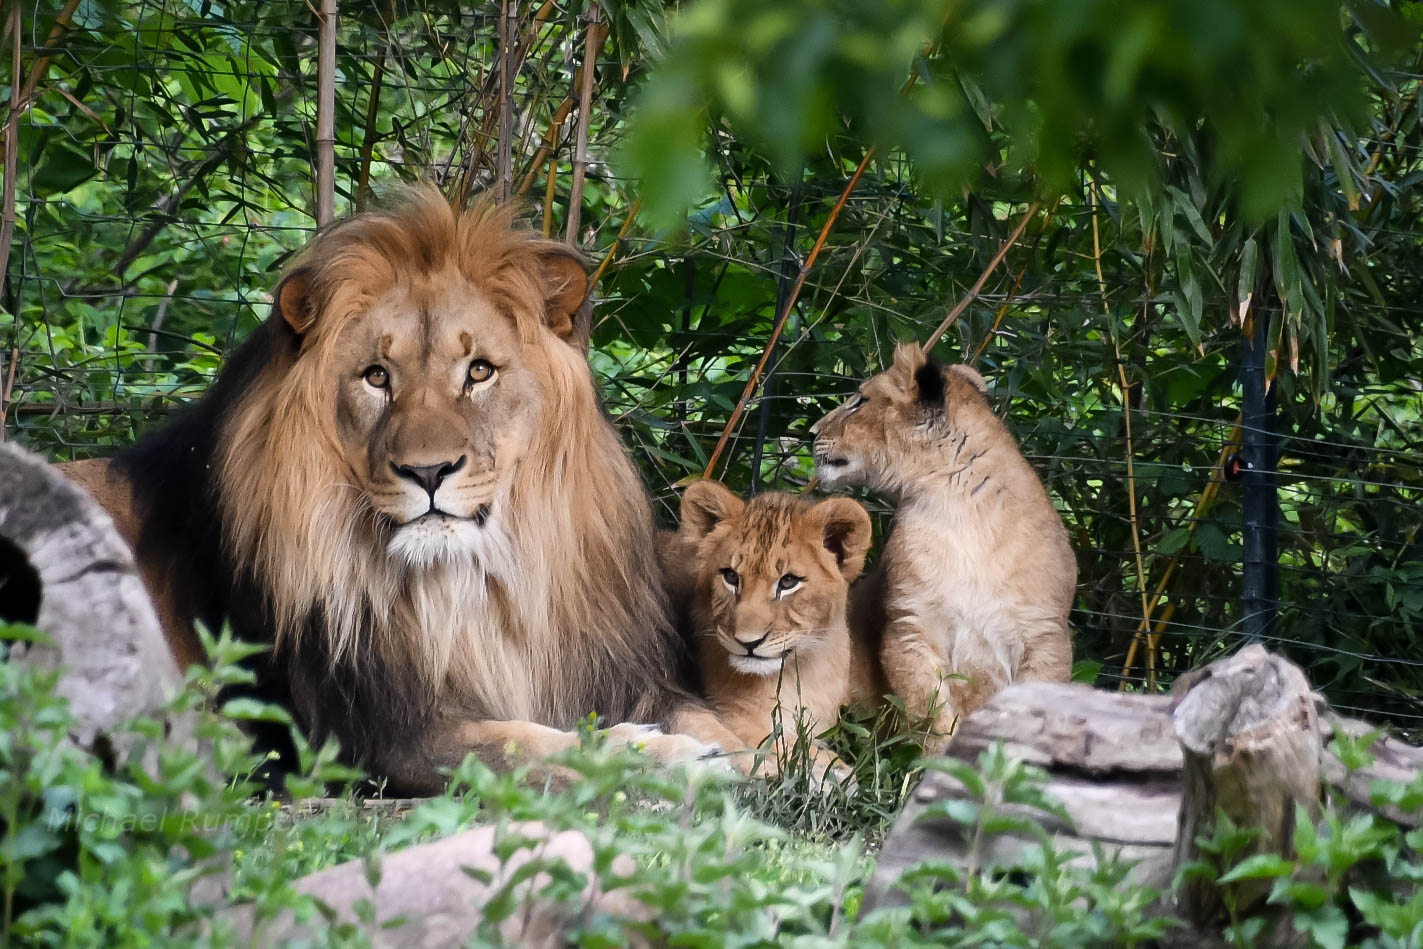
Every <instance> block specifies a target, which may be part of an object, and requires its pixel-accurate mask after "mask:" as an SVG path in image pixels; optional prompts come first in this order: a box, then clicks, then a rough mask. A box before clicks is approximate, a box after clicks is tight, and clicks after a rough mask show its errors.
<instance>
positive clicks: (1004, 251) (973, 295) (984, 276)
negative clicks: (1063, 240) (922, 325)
mask: <svg viewBox="0 0 1423 949" xmlns="http://www.w3.org/2000/svg"><path fill="white" fill-rule="evenodd" d="M1037 212H1038V202H1036V201H1034V202H1033V203H1032V204H1030V205H1028V210H1027V211H1026V212H1024V214H1023V218H1022V220H1020V221H1019V222H1018V226H1017V227H1015V228H1013V233H1012V234H1009V235H1008V239H1007V240H1006V241H1004V242H1003V246H1002V247H999V248H998V253H996V254H994V255H993V259H992V260H990V261H989V262H988V266H987V267H985V268H984V269H983V273H981V274H979V275H978V279H977V280H975V281H974V282H973V286H972V287H970V288H969V291H968V293H967V294H966V295H965V296H964V298H963V299H962V300H960V301H959V302H958V303H956V304H954V308H953V309H952V310H950V311H949V314H948V316H945V317H944V320H943V322H941V323H940V324H939V326H938V328H936V329H935V330H934V332H932V333H930V334H929V338H928V339H926V340H925V341H924V352H926V353H927V352H928V351H929V350H931V349H933V348H934V345H935V344H936V343H938V341H939V340H940V339H941V338H942V337H943V335H944V333H945V332H947V331H948V329H949V327H950V326H953V325H954V324H955V323H956V322H958V318H959V316H961V315H962V314H963V311H964V310H966V309H968V305H969V304H970V303H972V302H973V301H974V300H976V299H978V294H979V291H981V290H982V289H983V285H984V284H985V283H987V282H988V278H989V276H990V275H992V273H993V271H995V270H997V269H998V265H999V264H1001V263H1002V262H1003V258H1004V257H1006V256H1007V255H1008V251H1009V250H1010V249H1011V248H1012V246H1013V245H1014V244H1016V243H1018V238H1019V237H1022V236H1023V228H1025V227H1027V226H1028V221H1029V220H1030V219H1031V218H1032V216H1033V215H1034V214H1036V213H1037Z"/></svg>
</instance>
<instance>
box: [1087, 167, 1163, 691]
mask: <svg viewBox="0 0 1423 949" xmlns="http://www.w3.org/2000/svg"><path fill="white" fill-rule="evenodd" d="M1087 200H1088V202H1089V203H1090V204H1091V206H1092V266H1093V268H1094V269H1095V270H1096V273H1097V292H1098V294H1100V295H1101V298H1102V316H1103V317H1105V318H1106V320H1107V324H1108V328H1109V329H1110V330H1111V332H1112V351H1113V352H1114V353H1115V354H1116V359H1117V382H1118V384H1119V385H1120V387H1121V393H1122V423H1123V425H1124V426H1125V431H1126V439H1127V446H1126V449H1127V509H1128V512H1129V514H1130V525H1131V547H1132V552H1133V553H1134V554H1135V556H1136V588H1137V591H1138V592H1139V593H1140V595H1141V622H1142V624H1143V625H1145V626H1147V627H1148V628H1149V627H1150V625H1151V602H1150V594H1149V593H1147V590H1146V564H1145V561H1144V560H1143V558H1142V556H1141V529H1140V525H1139V523H1138V521H1137V516H1136V461H1135V457H1134V456H1135V452H1134V451H1133V447H1132V437H1131V385H1130V384H1129V383H1128V382H1127V370H1126V367H1125V366H1124V365H1123V364H1122V347H1121V342H1120V341H1119V340H1118V339H1117V331H1116V329H1115V327H1112V326H1111V322H1112V308H1111V304H1110V303H1109V302H1108V301H1107V281H1106V278H1105V277H1103V275H1102V232H1101V227H1100V225H1099V223H1098V214H1097V211H1098V207H1099V202H1098V200H1097V182H1096V181H1095V180H1094V181H1092V182H1091V183H1090V184H1089V185H1088V189H1087ZM1129 651H1130V650H1129ZM1148 662H1149V663H1150V665H1151V668H1152V672H1153V678H1154V673H1155V668H1156V662H1155V658H1154V657H1152V658H1151V659H1149V660H1148Z"/></svg>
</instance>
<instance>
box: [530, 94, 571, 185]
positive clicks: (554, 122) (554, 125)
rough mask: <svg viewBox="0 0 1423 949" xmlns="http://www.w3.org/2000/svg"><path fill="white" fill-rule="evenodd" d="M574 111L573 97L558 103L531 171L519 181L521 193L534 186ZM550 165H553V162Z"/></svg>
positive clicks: (535, 154) (532, 163)
mask: <svg viewBox="0 0 1423 949" xmlns="http://www.w3.org/2000/svg"><path fill="white" fill-rule="evenodd" d="M572 111H573V100H572V99H571V98H570V99H564V100H563V101H562V102H560V103H559V104H558V108H557V109H554V111H553V118H551V119H549V123H548V131H546V132H545V133H544V141H543V144H542V145H540V146H539V150H538V151H537V152H535V153H534V160H533V161H532V162H530V163H529V171H528V173H527V174H525V175H524V180H523V181H521V182H519V191H518V193H519V194H520V195H524V194H528V193H529V189H530V188H532V187H533V184H534V179H535V178H536V177H538V173H539V168H541V167H542V166H543V164H544V161H545V160H547V159H549V158H550V156H551V155H552V154H553V151H554V149H555V148H556V147H557V145H558V133H559V132H561V131H562V130H563V123H564V122H565V121H567V119H568V114H569V113H570V112H572ZM550 165H552V163H551V162H550Z"/></svg>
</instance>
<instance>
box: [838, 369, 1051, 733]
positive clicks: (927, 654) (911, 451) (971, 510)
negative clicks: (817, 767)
mask: <svg viewBox="0 0 1423 949" xmlns="http://www.w3.org/2000/svg"><path fill="white" fill-rule="evenodd" d="M986 390H987V386H986V385H985V383H984V381H983V377H982V376H980V375H979V374H978V373H976V372H974V371H973V370H972V369H970V368H969V367H968V366H962V365H955V366H949V367H947V368H946V367H944V366H942V365H940V364H939V363H938V362H936V361H934V360H933V359H929V358H926V356H925V354H924V353H923V352H922V351H921V350H920V348H919V347H918V346H917V345H916V344H913V343H908V344H901V345H900V346H899V347H898V348H897V349H896V351H895V354H894V363H893V365H891V367H890V368H889V369H888V370H886V371H885V372H882V373H880V374H879V375H877V376H873V377H872V378H870V379H868V380H867V381H865V382H864V383H863V384H861V386H860V391H859V394H858V395H856V396H854V397H853V398H851V399H850V400H849V401H847V402H846V403H845V404H843V405H841V406H840V407H839V408H837V409H835V410H834V411H832V412H830V413H829V414H828V415H826V416H825V417H824V418H823V419H821V420H820V421H819V422H817V423H816V424H815V425H814V426H813V427H812V428H811V433H812V434H813V435H814V436H815V462H816V473H817V475H818V476H819V477H820V480H821V482H822V483H823V485H824V486H825V487H826V488H827V489H832V488H834V487H837V486H840V485H854V484H859V485H866V486H868V487H869V488H870V489H871V490H872V491H875V492H877V493H880V494H883V495H886V496H887V497H889V498H890V499H892V500H893V501H895V502H897V504H898V510H897V512H896V514H895V518H894V523H893V526H892V528H891V530H890V535H889V538H888V540H887V541H886V542H885V544H884V550H883V553H882V555H881V557H880V562H879V565H878V566H877V568H876V569H877V571H882V575H878V576H875V577H871V578H867V579H873V580H875V581H877V582H875V583H865V584H862V585H861V587H863V589H864V591H865V592H866V593H867V594H868V595H872V596H877V597H878V598H879V602H878V603H876V604H874V605H873V608H874V609H880V610H882V611H883V614H884V616H883V627H884V633H883V637H882V644H881V648H880V660H881V663H882V665H883V668H884V675H885V678H886V680H887V681H888V685H889V689H890V691H891V692H894V693H896V694H898V695H900V696H901V697H902V698H903V699H904V700H905V703H906V707H907V709H908V711H909V712H910V714H911V715H916V716H918V717H919V718H921V719H922V718H925V717H927V716H928V714H929V712H930V710H931V706H934V707H935V710H934V715H933V722H932V725H933V729H934V731H935V733H937V734H938V735H940V736H945V735H947V734H948V733H949V732H950V731H951V729H952V728H953V727H954V725H955V723H956V721H959V720H961V719H962V718H964V717H965V716H967V715H968V714H969V713H970V712H972V711H973V710H974V709H976V708H978V707H979V706H981V705H983V704H984V703H985V702H987V701H988V699H989V698H990V697H991V696H992V695H993V694H994V693H995V692H997V691H998V690H999V689H1001V688H1003V687H1004V686H1006V685H1008V684H1010V683H1012V682H1017V681H1021V680H1024V679H1040V680H1057V681H1065V680H1066V679H1067V678H1069V676H1070V674H1071V671H1072V642H1071V634H1070V631H1069V628H1068V623H1067V616H1068V612H1069V610H1070V609H1071V608H1072V600H1073V595H1074V592H1075V589H1076V585H1077V562H1076V559H1075V558H1074V557H1073V553H1072V548H1071V547H1070V546H1069V544H1068V541H1067V531H1066V529H1065V528H1064V527H1063V524H1062V518H1061V517H1059V516H1058V513H1057V511H1056V510H1055V509H1054V508H1053V505H1052V502H1051V500H1049V498H1048V496H1047V492H1046V491H1045V490H1044V489H1043V485H1042V482H1041V481H1040V480H1039V479H1038V476H1037V473H1036V472H1034V471H1033V469H1032V466H1031V465H1029V464H1028V462H1027V460H1026V459H1025V458H1024V457H1023V455H1022V452H1020V451H1019V449H1018V445H1017V442H1016V441H1014V439H1013V436H1012V435H1011V434H1009V432H1008V430H1007V429H1006V428H1005V427H1004V425H1003V423H1002V422H1000V421H999V420H998V418H997V417H996V416H995V415H994V414H993V411H992V409H991V408H990V407H989V405H988V401H987V399H986V398H985V397H984V394H985V392H986ZM859 592H860V591H859V589H857V596H858V595H859ZM859 607H860V604H858V603H857V608H859Z"/></svg>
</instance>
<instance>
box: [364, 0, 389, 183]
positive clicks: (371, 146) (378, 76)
mask: <svg viewBox="0 0 1423 949" xmlns="http://www.w3.org/2000/svg"><path fill="white" fill-rule="evenodd" d="M394 26H395V0H388V2H387V3H386V7H385V42H384V43H383V44H382V45H381V48H380V58H379V59H377V60H376V66H375V72H374V73H373V74H372V76H371V95H370V98H369V99H368V100H367V101H366V127H365V130H364V131H363V132H362V133H361V160H360V162H361V163H360V168H359V170H358V171H357V173H356V206H357V207H358V208H363V207H365V206H366V204H367V203H368V202H369V201H370V197H371V161H372V160H373V159H374V158H375V149H376V121H377V120H378V119H379V118H380V93H381V88H382V86H383V84H384V82H385V57H386V53H387V52H388V51H389V49H390V31H391V29H392V28H393V27H394Z"/></svg>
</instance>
